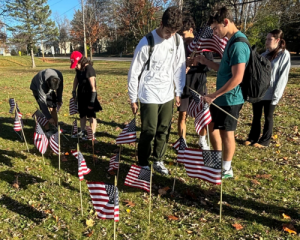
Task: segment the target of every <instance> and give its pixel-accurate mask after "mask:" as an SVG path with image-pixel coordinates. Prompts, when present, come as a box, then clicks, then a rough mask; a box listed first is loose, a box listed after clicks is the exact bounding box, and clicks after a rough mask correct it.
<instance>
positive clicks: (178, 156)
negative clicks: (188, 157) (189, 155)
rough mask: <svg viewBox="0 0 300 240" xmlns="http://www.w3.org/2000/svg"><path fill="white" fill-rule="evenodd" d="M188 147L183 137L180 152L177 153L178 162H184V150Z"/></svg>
mask: <svg viewBox="0 0 300 240" xmlns="http://www.w3.org/2000/svg"><path fill="white" fill-rule="evenodd" d="M187 147H188V146H187V144H186V142H185V140H184V139H183V138H182V137H181V138H180V144H179V147H178V153H177V162H179V163H184V152H185V149H186V148H187Z"/></svg>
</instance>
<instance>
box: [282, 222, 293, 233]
mask: <svg viewBox="0 0 300 240" xmlns="http://www.w3.org/2000/svg"><path fill="white" fill-rule="evenodd" d="M282 228H283V231H285V232H288V233H290V234H297V232H296V229H295V227H294V225H293V224H291V223H286V224H283V225H282Z"/></svg>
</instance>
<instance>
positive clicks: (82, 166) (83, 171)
mask: <svg viewBox="0 0 300 240" xmlns="http://www.w3.org/2000/svg"><path fill="white" fill-rule="evenodd" d="M71 153H72V155H73V156H74V157H75V158H76V159H77V160H78V177H79V180H80V181H82V180H83V179H84V177H83V176H84V175H87V174H89V173H90V172H91V169H89V168H88V167H87V165H86V162H85V159H84V157H83V155H82V153H81V152H78V151H71Z"/></svg>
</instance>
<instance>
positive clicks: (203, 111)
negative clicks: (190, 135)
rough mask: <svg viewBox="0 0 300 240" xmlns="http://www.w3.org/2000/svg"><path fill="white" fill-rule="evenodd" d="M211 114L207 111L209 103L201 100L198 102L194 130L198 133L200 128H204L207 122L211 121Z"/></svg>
mask: <svg viewBox="0 0 300 240" xmlns="http://www.w3.org/2000/svg"><path fill="white" fill-rule="evenodd" d="M211 120H212V119H211V115H210V111H209V105H208V104H207V103H206V102H204V101H202V103H201V104H200V111H199V112H198V113H197V116H196V117H195V122H194V124H195V129H196V132H197V133H198V134H199V135H200V132H201V130H202V128H204V127H205V126H206V125H207V124H209V123H210V122H211Z"/></svg>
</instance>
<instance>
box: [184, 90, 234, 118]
mask: <svg viewBox="0 0 300 240" xmlns="http://www.w3.org/2000/svg"><path fill="white" fill-rule="evenodd" d="M188 88H189V89H190V90H191V91H193V92H195V93H197V94H199V93H198V92H196V91H195V90H194V89H192V88H190V87H188ZM199 95H200V94H199ZM200 96H201V95H200ZM211 105H213V106H215V107H216V108H218V109H220V110H221V111H222V112H224V113H226V114H227V115H228V116H230V117H232V118H233V119H234V120H236V121H239V120H238V119H237V118H235V117H234V116H232V115H231V114H230V113H228V112H226V111H225V110H224V109H222V108H220V107H219V106H218V105H216V104H215V103H213V102H212V103H211Z"/></svg>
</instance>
